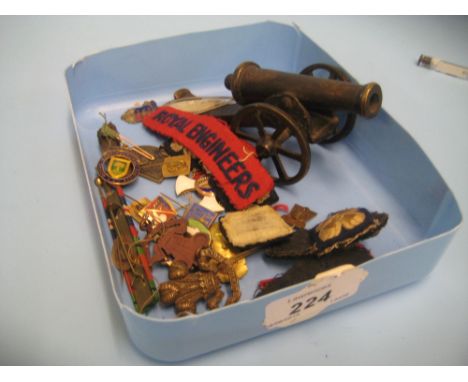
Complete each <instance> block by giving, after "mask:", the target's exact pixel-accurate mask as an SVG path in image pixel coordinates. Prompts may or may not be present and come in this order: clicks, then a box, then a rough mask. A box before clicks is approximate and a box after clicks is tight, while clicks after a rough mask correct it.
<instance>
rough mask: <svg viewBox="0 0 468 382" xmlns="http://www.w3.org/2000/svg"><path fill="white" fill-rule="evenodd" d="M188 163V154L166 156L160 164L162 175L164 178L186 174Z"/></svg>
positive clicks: (188, 167)
mask: <svg viewBox="0 0 468 382" xmlns="http://www.w3.org/2000/svg"><path fill="white" fill-rule="evenodd" d="M190 163H191V158H190V154H184V155H177V156H174V157H166V158H164V162H163V165H162V175H163V177H164V178H173V177H176V176H179V175H188V174H190Z"/></svg>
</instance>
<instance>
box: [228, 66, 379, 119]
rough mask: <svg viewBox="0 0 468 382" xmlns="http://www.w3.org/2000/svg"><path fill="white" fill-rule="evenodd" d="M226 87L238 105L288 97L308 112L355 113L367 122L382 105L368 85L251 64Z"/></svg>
mask: <svg viewBox="0 0 468 382" xmlns="http://www.w3.org/2000/svg"><path fill="white" fill-rule="evenodd" d="M225 85H226V87H227V88H228V89H229V90H231V92H232V96H233V97H234V99H235V100H236V101H237V102H238V103H240V104H241V105H246V104H249V103H253V102H264V101H265V100H266V99H267V98H269V97H271V96H273V95H277V94H281V93H289V94H292V95H294V96H295V97H296V98H297V99H298V100H299V101H300V102H301V103H302V104H303V105H304V106H305V107H306V108H307V109H308V110H335V111H348V112H355V113H358V114H360V115H362V116H364V117H367V118H371V117H374V116H375V115H377V113H378V112H379V110H380V108H381V105H382V90H381V88H380V86H379V85H378V84H376V83H375V82H371V83H369V84H366V85H362V86H361V85H357V84H353V83H351V82H346V81H338V80H331V79H324V78H319V77H313V76H309V75H305V74H292V73H285V72H280V71H276V70H270V69H262V68H261V67H260V66H259V65H257V64H256V63H254V62H244V63H242V64H240V65H239V66H238V67H237V68H236V70H235V71H234V73H233V74H229V75H228V76H226V79H225Z"/></svg>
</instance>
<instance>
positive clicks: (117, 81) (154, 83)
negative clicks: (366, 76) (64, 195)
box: [66, 22, 462, 361]
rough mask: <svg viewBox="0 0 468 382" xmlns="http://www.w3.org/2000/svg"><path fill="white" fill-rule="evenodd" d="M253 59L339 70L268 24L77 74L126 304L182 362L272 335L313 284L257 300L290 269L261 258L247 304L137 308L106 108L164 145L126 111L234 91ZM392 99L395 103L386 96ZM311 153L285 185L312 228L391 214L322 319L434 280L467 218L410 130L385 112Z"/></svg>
mask: <svg viewBox="0 0 468 382" xmlns="http://www.w3.org/2000/svg"><path fill="white" fill-rule="evenodd" d="M243 61H254V62H257V63H258V64H259V65H260V66H262V67H265V68H271V69H277V70H283V71H287V72H296V73H298V72H300V71H301V70H302V69H303V68H304V67H306V66H308V65H310V64H312V63H316V62H325V63H329V64H332V65H339V64H338V63H337V62H335V61H334V60H333V59H332V58H331V57H330V56H329V55H328V54H327V53H326V52H325V51H324V50H322V49H321V48H320V47H318V46H317V45H316V44H315V43H314V42H313V41H312V40H311V39H309V38H308V37H307V36H306V35H304V34H303V33H302V32H301V31H300V30H298V29H297V28H295V27H292V26H287V25H282V24H277V23H271V22H267V23H260V24H254V25H250V26H245V27H236V28H229V29H223V30H218V31H210V32H203V33H195V34H189V35H184V36H178V37H172V38H166V39H161V40H155V41H149V42H144V43H141V44H137V45H132V46H127V47H123V48H117V49H111V50H108V51H105V52H102V53H98V54H95V55H92V56H89V57H86V58H84V59H82V60H80V61H78V62H76V63H75V64H74V65H72V66H70V67H69V68H68V69H67V70H66V79H67V83H68V89H69V94H70V100H71V110H72V116H73V121H74V126H75V131H76V135H77V138H78V144H79V148H80V152H81V157H82V161H83V167H84V170H85V176H86V179H87V182H88V186H89V192H90V195H91V200H92V205H93V208H94V211H95V215H96V220H97V223H98V229H99V232H100V235H101V238H102V243H103V248H104V252H103V255H104V256H105V259H106V263H107V267H108V271H109V276H110V281H111V283H112V289H113V291H114V295H115V299H116V301H117V303H118V304H119V306H120V309H121V312H122V316H123V319H124V321H125V324H126V327H127V329H128V334H129V336H130V338H131V340H132V341H133V343H134V344H135V345H136V347H137V348H139V349H140V350H141V351H142V352H144V353H145V354H147V355H148V356H150V357H153V358H156V359H159V360H164V361H178V360H183V359H187V358H190V357H193V356H196V355H199V354H203V353H206V352H209V351H213V350H215V349H219V348H222V347H225V346H228V345H230V344H234V343H237V342H241V341H244V340H246V339H249V338H253V337H256V336H259V335H262V334H266V333H270V332H272V329H267V328H266V327H265V326H264V325H263V321H264V319H265V308H266V306H267V305H268V304H270V303H271V302H273V301H276V300H278V299H280V298H282V297H285V296H289V295H290V294H293V293H296V292H298V291H300V290H302V289H303V288H304V286H305V285H306V284H307V282H304V283H301V284H298V285H295V286H292V287H289V288H286V289H283V290H281V291H278V292H275V293H273V294H269V295H266V296H263V297H261V298H257V299H253V295H254V292H255V290H256V288H257V283H258V281H259V280H261V279H266V278H271V277H273V276H274V275H276V274H278V273H281V272H284V270H285V269H287V267H288V266H289V264H290V263H289V262H288V261H277V260H271V259H266V258H265V257H264V256H263V255H262V254H260V253H259V254H255V255H252V256H250V257H249V258H248V260H247V261H248V266H249V272H248V274H247V275H246V276H245V278H243V279H242V280H241V290H242V299H241V301H240V302H239V303H237V304H235V305H232V306H228V307H222V308H220V309H217V310H214V311H206V310H204V308H203V306H201V305H199V311H200V313H199V314H198V315H194V316H187V317H183V318H176V317H175V315H174V312H173V309H172V308H162V307H160V306H159V305H158V306H157V307H155V308H153V309H152V310H151V311H150V312H149V314H147V315H142V314H138V313H136V312H135V310H134V308H133V305H132V303H131V300H130V296H129V294H128V291H127V289H126V286H125V283H124V282H123V280H122V277H121V274H120V272H119V271H118V270H116V269H115V268H114V267H113V266H112V264H111V262H110V253H111V246H112V239H111V236H110V233H109V231H108V228H107V223H106V217H105V214H104V211H103V210H102V207H101V204H100V197H99V192H98V190H97V188H96V187H95V186H94V178H95V166H96V164H97V162H98V160H99V158H100V151H99V146H98V142H97V136H96V133H97V130H98V129H99V128H100V127H101V125H102V123H103V120H102V118H101V117H100V115H99V113H105V114H106V115H107V119H108V120H109V121H112V122H113V123H115V124H116V125H117V128H118V129H119V132H120V133H122V134H123V135H125V136H127V137H129V138H130V139H131V140H132V141H134V142H137V143H138V144H153V145H159V144H160V141H158V139H157V138H156V137H155V136H154V135H153V134H151V133H149V132H148V131H147V130H146V129H144V128H143V127H142V126H141V125H140V124H138V125H129V124H126V123H125V122H123V121H121V120H120V115H121V114H122V113H123V112H124V111H125V110H126V109H127V108H129V107H131V106H132V105H133V104H134V103H135V101H140V102H142V101H144V100H149V99H154V100H156V101H157V102H158V104H162V103H164V102H166V101H168V100H170V99H172V93H173V92H174V91H175V90H176V89H178V88H181V87H187V88H189V89H191V90H192V92H193V93H194V94H197V95H201V96H214V95H230V93H229V92H228V91H227V90H226V89H225V88H224V77H225V76H226V74H228V73H232V72H233V70H234V69H235V68H236V67H237V65H238V64H240V63H241V62H243ZM372 80H375V81H377V82H378V80H379V79H378V78H377V79H372ZM366 82H369V81H366ZM383 94H384V105H385V89H383ZM311 151H312V162H311V163H312V164H311V168H310V171H309V173H308V175H307V176H306V177H305V178H304V179H303V180H302V181H301V182H299V183H297V184H295V185H293V186H287V187H283V188H278V187H277V192H278V194H279V196H280V201H281V202H282V203H286V204H288V205H292V204H294V203H299V204H302V205H305V206H309V207H310V208H311V209H313V210H315V211H317V212H318V216H317V217H316V218H315V219H314V220H313V221H312V222H311V223H310V225H309V227H310V226H311V225H314V224H316V222H318V221H320V220H322V219H323V218H325V217H326V216H327V215H328V214H329V213H331V212H334V211H337V210H340V209H343V208H348V207H366V208H367V209H369V210H371V211H379V212H387V213H388V214H389V216H390V219H389V222H388V224H387V226H386V227H385V228H384V229H383V230H382V232H381V233H380V234H379V235H378V236H377V237H375V238H373V239H369V240H367V241H366V246H367V247H368V248H369V249H370V250H371V252H372V254H373V255H374V256H375V258H374V259H373V260H371V261H369V262H367V263H365V264H363V265H361V266H360V268H362V269H365V270H366V271H367V272H368V275H367V278H366V279H365V280H364V281H363V282H362V284H361V285H360V287H359V289H358V291H357V293H356V294H354V295H353V296H352V297H350V298H348V299H345V300H343V301H341V302H338V303H336V304H334V305H331V306H329V307H328V308H326V309H325V310H324V311H323V312H322V313H320V314H324V313H328V312H331V311H333V310H335V309H339V308H342V307H344V306H346V305H350V304H354V303H356V302H358V301H361V300H364V299H367V298H370V297H372V296H376V295H378V294H381V293H384V292H387V291H390V290H392V289H395V288H398V287H401V286H403V285H407V284H409V283H412V282H415V281H417V280H420V279H421V278H423V277H424V276H426V275H427V274H428V273H429V272H430V271H431V270H432V269H433V268H434V267H435V265H436V264H437V262H438V261H439V259H440V257H441V255H442V254H443V252H444V250H445V248H446V247H447V245H448V243H449V242H450V240H451V239H452V237H453V235H454V233H455V231H456V229H457V228H458V226H459V225H460V224H461V220H462V217H461V213H460V210H459V207H458V205H457V202H456V200H455V199H454V196H453V194H452V192H451V191H450V189H449V188H448V186H447V184H446V183H445V182H444V180H443V179H442V178H441V176H440V175H439V173H438V172H437V170H436V169H435V168H434V166H433V165H432V163H431V162H430V160H429V158H428V157H427V156H426V155H425V153H424V152H423V151H422V150H421V148H420V147H419V146H418V145H417V143H416V142H415V141H414V140H413V139H412V138H411V137H410V136H409V135H408V133H406V131H405V130H404V129H403V128H402V126H400V125H399V124H398V123H397V122H396V121H395V120H394V119H392V117H391V116H390V115H388V114H387V113H386V112H385V110H384V109H383V110H382V111H381V112H380V114H379V115H378V117H377V118H374V119H371V120H366V119H363V118H358V122H357V125H356V127H355V129H354V131H353V132H352V134H351V135H350V136H349V137H347V138H346V139H345V140H343V141H341V142H338V143H335V144H332V145H327V146H318V145H313V146H311ZM125 192H126V193H128V194H129V195H132V197H134V198H140V197H143V196H148V197H154V196H156V195H158V194H159V193H160V192H163V193H166V194H168V195H174V181H173V180H166V181H164V182H163V183H162V184H161V185H157V184H154V183H151V182H149V181H147V180H146V179H143V178H140V179H138V180H137V181H136V182H135V183H133V184H131V185H129V186H127V187H126V188H125ZM153 272H154V275H155V277H156V279H158V280H162V281H164V280H166V278H167V275H166V274H167V271H165V270H162V269H159V268H156V269H154V271H153ZM244 346H248V344H245V345H244Z"/></svg>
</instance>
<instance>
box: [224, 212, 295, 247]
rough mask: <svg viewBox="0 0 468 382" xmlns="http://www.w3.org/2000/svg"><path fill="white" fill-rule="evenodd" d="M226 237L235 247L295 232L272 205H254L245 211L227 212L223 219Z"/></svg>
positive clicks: (264, 241)
mask: <svg viewBox="0 0 468 382" xmlns="http://www.w3.org/2000/svg"><path fill="white" fill-rule="evenodd" d="M221 225H222V228H223V230H224V232H225V233H226V238H227V239H228V241H229V242H230V243H231V244H232V245H234V246H235V247H240V248H242V247H246V246H248V245H253V244H262V243H267V242H268V241H271V240H275V239H278V238H281V237H285V236H288V235H290V234H292V233H293V229H292V228H291V227H290V226H289V225H288V224H286V223H285V221H284V220H283V219H282V218H281V216H280V215H279V214H278V213H277V212H276V211H275V210H274V209H273V208H272V207H270V206H262V207H259V206H254V207H251V208H249V209H248V210H245V211H237V212H230V213H227V214H226V215H225V216H224V217H223V218H222V219H221Z"/></svg>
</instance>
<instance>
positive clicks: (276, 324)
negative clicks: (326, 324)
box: [263, 267, 368, 329]
mask: <svg viewBox="0 0 468 382" xmlns="http://www.w3.org/2000/svg"><path fill="white" fill-rule="evenodd" d="M367 274H368V272H367V271H366V270H364V269H362V268H357V267H356V268H353V269H350V270H346V271H344V272H342V273H340V274H339V275H334V276H328V277H324V278H321V279H319V280H312V281H311V282H310V284H309V285H307V286H306V287H305V288H304V289H301V290H300V291H299V292H296V293H294V294H291V295H289V296H286V297H283V298H281V299H279V300H276V301H273V302H271V303H269V304H268V305H267V306H266V308H265V320H264V321H263V325H264V326H265V327H266V328H267V329H276V328H284V327H286V326H289V325H293V324H296V323H298V322H301V321H304V320H307V319H309V318H312V317H314V316H316V315H317V314H319V313H320V312H321V311H322V310H324V309H325V308H326V307H328V306H329V305H332V304H335V303H337V302H339V301H342V300H344V299H346V298H348V297H351V296H352V295H354V294H355V293H356V292H357V290H358V288H359V285H360V284H361V282H362V281H364V279H365V278H366V277H367Z"/></svg>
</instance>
